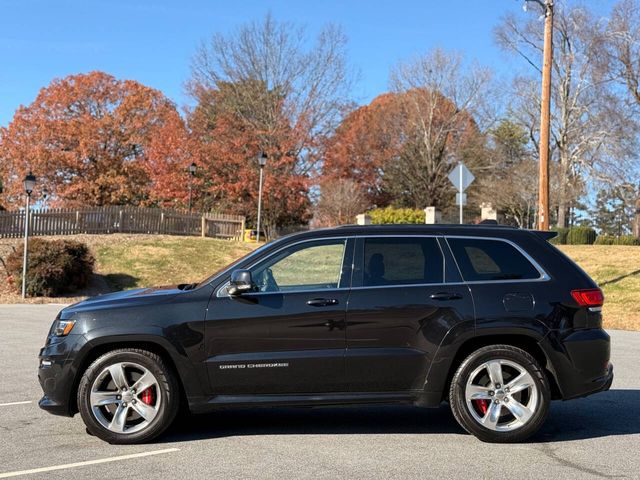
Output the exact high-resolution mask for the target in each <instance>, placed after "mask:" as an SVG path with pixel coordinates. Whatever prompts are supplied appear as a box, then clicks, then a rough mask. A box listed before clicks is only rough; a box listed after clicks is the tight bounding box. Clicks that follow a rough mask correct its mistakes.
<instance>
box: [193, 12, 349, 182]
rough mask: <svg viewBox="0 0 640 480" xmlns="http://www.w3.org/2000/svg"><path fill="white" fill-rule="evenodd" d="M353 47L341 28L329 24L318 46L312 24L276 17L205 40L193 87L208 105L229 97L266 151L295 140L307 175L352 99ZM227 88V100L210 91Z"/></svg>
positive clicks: (229, 107)
mask: <svg viewBox="0 0 640 480" xmlns="http://www.w3.org/2000/svg"><path fill="white" fill-rule="evenodd" d="M309 44H311V46H310V47H307V46H306V45H309ZM345 44H346V38H345V36H344V34H343V33H342V31H341V30H340V29H339V28H338V27H336V26H333V25H329V26H327V27H325V28H324V29H323V30H322V31H321V32H320V34H319V35H318V37H317V38H316V39H315V43H311V41H310V39H309V38H308V35H307V33H306V31H305V29H304V28H299V27H296V26H295V25H293V24H291V23H288V22H282V23H280V22H277V21H276V20H274V19H273V17H272V16H271V15H270V14H269V15H267V16H266V17H265V18H264V19H263V20H262V21H261V22H253V23H248V24H245V25H243V26H241V27H240V28H239V29H238V30H236V31H235V32H234V33H232V34H229V35H227V36H224V35H222V34H215V35H213V37H212V38H211V40H210V41H209V42H208V43H203V44H202V45H201V46H200V48H199V49H198V51H197V53H196V55H195V56H194V58H193V61H192V68H191V72H192V73H191V79H190V80H189V82H188V91H189V92H190V94H191V95H192V96H193V97H194V98H195V99H196V101H197V102H198V104H199V105H201V106H203V105H204V104H205V103H206V102H207V101H209V100H211V99H213V98H216V99H217V101H218V102H224V109H225V110H226V111H227V112H230V113H233V115H234V116H235V118H236V119H237V120H238V121H240V122H242V124H243V125H244V128H246V129H248V130H251V131H252V132H253V133H254V135H256V138H257V140H258V141H259V142H258V143H259V146H260V148H262V149H263V150H268V149H273V148H274V145H277V144H282V143H290V140H291V139H295V141H294V142H293V143H291V144H290V145H288V147H289V148H290V152H289V153H290V154H291V155H293V156H294V157H296V158H297V160H298V164H297V165H296V168H297V169H298V170H299V171H300V172H301V173H307V172H309V171H310V170H312V169H313V167H314V166H315V164H316V162H317V160H318V158H319V154H318V146H319V144H320V142H319V140H320V139H321V138H323V137H324V136H326V135H328V133H329V132H332V131H333V129H334V128H335V126H336V125H337V123H338V121H339V119H340V117H341V114H342V111H343V108H344V105H345V104H346V98H347V92H348V90H349V85H350V80H349V79H350V77H349V74H348V71H347V66H346V55H345ZM222 90H224V91H225V94H224V95H222V96H221V97H214V96H212V95H210V93H211V92H214V91H222ZM283 121H284V123H285V124H286V128H285V130H284V132H283V128H282V125H283ZM282 134H285V135H286V136H287V141H286V142H282V141H281V140H280V136H281V135H282ZM292 134H294V136H292Z"/></svg>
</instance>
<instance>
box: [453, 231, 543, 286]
mask: <svg viewBox="0 0 640 480" xmlns="http://www.w3.org/2000/svg"><path fill="white" fill-rule="evenodd" d="M450 238H461V239H472V240H492V241H496V242H504V243H506V244H508V245H511V246H512V247H513V248H515V249H516V250H517V251H518V252H520V254H521V255H522V256H523V257H524V258H525V259H527V261H528V262H529V263H530V264H531V265H533V268H535V269H536V270H537V271H538V273H539V274H540V276H539V277H538V278H519V279H511V280H465V279H464V275H463V274H462V270H461V269H460V266H459V265H458V260H457V259H456V256H455V255H454V253H453V249H452V248H451V245H449V239H450ZM444 239H445V242H447V246H448V247H449V250H451V255H452V257H453V261H454V262H456V268H458V271H459V272H460V276H461V277H462V280H463V281H462V282H453V283H449V284H448V285H478V284H485V283H524V282H547V281H549V280H551V277H550V276H549V274H548V273H547V272H546V271H545V270H544V269H543V268H542V267H541V266H540V264H539V263H538V262H537V261H536V260H535V259H534V258H533V257H532V256H531V255H529V254H528V253H527V252H526V251H525V250H524V249H523V248H522V247H521V246H520V245H518V244H517V243H515V242H512V241H511V240H508V239H506V238H499V237H479V236H473V235H444Z"/></svg>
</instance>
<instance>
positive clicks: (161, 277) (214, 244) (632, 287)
mask: <svg viewBox="0 0 640 480" xmlns="http://www.w3.org/2000/svg"><path fill="white" fill-rule="evenodd" d="M58 238H60V237H58ZM73 238H74V239H76V240H79V241H83V242H86V243H87V244H88V245H89V247H90V248H91V250H92V252H93V254H94V255H95V257H96V273H98V275H97V276H96V282H94V284H93V285H92V286H91V287H90V288H89V289H87V291H85V292H78V297H67V298H64V299H61V298H54V299H45V298H36V299H30V300H29V301H31V302H69V301H74V300H76V299H78V298H79V297H82V296H86V295H95V294H98V293H102V292H104V291H108V290H109V289H111V290H119V289H124V288H135V287H146V286H153V285H168V284H176V283H190V282H196V281H199V280H202V279H204V278H206V277H207V276H209V275H210V274H211V273H213V272H215V271H217V270H218V269H219V268H221V267H223V266H225V265H227V264H228V263H230V262H231V261H233V260H235V259H236V258H238V257H239V256H241V255H245V254H246V253H248V252H250V251H251V250H252V249H253V248H255V244H247V243H240V242H230V241H227V240H214V239H210V238H197V237H174V236H158V235H120V234H115V235H77V236H74V237H73ZM19 242H20V240H19V239H4V240H0V256H1V257H5V256H6V255H7V254H8V253H9V251H10V249H11V246H12V245H17V244H18V243H19ZM560 248H561V250H562V251H564V252H565V253H566V254H567V255H569V257H571V258H572V259H573V260H575V261H576V262H577V263H578V264H579V265H580V266H581V267H582V268H584V270H586V271H587V273H588V274H589V275H591V276H592V277H593V279H594V280H595V281H596V282H598V283H599V284H600V286H601V287H602V289H603V290H604V294H605V297H606V300H605V305H604V319H605V327H607V328H619V329H625V330H640V247H632V246H630V247H628V246H617V245H562V246H560ZM6 283H7V282H6V279H5V275H4V271H2V270H1V269H0V303H17V302H19V301H20V297H19V295H17V294H16V293H15V292H13V291H11V290H10V289H9V287H8V286H7V284H6Z"/></svg>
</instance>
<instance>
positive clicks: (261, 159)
mask: <svg viewBox="0 0 640 480" xmlns="http://www.w3.org/2000/svg"><path fill="white" fill-rule="evenodd" d="M258 164H259V165H260V187H259V188H258V230H257V232H256V242H259V241H260V220H261V217H262V177H263V172H264V166H265V165H266V164H267V154H266V153H265V152H262V153H261V154H260V156H259V157H258Z"/></svg>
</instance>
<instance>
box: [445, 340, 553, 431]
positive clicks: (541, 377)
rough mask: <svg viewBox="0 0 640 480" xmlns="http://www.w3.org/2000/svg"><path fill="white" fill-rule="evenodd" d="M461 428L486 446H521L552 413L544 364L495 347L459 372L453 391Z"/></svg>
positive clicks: (507, 348) (486, 349) (478, 352)
mask: <svg viewBox="0 0 640 480" xmlns="http://www.w3.org/2000/svg"><path fill="white" fill-rule="evenodd" d="M449 398H450V401H451V411H452V412H453V415H454V417H455V418H456V420H457V421H458V423H459V424H460V425H461V426H462V427H463V428H464V429H465V430H466V431H467V432H469V433H471V434H473V435H475V436H476V437H478V438H479V439H480V440H482V441H485V442H500V443H506V442H520V441H523V440H525V439H527V438H528V437H530V436H531V435H533V434H534V433H536V432H537V431H538V430H539V429H540V427H541V426H542V424H543V423H544V421H545V419H546V417H547V413H548V411H549V401H550V389H549V383H548V381H547V378H546V375H545V373H544V371H543V370H542V368H541V367H540V365H539V364H538V362H537V361H536V360H535V359H534V358H533V357H532V356H531V355H529V354H528V353H527V352H525V351H524V350H521V349H519V348H516V347H512V346H510V345H490V346H487V347H483V348H480V349H478V350H476V351H475V352H473V353H472V354H471V355H469V356H468V357H467V358H466V359H465V360H464V361H463V362H462V363H461V364H460V366H459V367H458V370H457V371H456V373H455V375H454V376H453V379H452V381H451V388H450V390H449Z"/></svg>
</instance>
